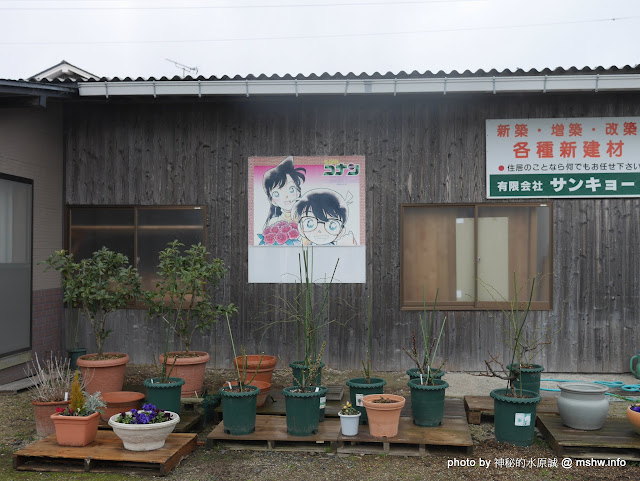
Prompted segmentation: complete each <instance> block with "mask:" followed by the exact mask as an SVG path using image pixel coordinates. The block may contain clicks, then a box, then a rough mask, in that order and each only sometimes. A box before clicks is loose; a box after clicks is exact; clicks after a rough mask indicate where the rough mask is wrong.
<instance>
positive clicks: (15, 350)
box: [0, 172, 35, 359]
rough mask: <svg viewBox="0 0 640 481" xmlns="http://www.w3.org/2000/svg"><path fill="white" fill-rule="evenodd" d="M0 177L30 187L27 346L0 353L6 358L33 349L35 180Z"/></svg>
mask: <svg viewBox="0 0 640 481" xmlns="http://www.w3.org/2000/svg"><path fill="white" fill-rule="evenodd" d="M0 179H2V180H8V181H11V182H17V183H20V184H27V185H29V186H30V187H31V199H30V201H31V212H30V214H31V225H30V236H31V237H30V242H31V246H30V247H31V248H30V250H29V346H27V347H22V348H19V349H14V350H13V351H10V352H6V353H0V359H6V358H9V357H11V356H13V355H15V354H20V353H23V352H28V351H31V350H32V349H33V277H34V275H33V240H34V232H33V228H34V225H35V224H34V218H35V205H34V200H35V182H34V179H31V178H28V177H20V176H17V175H12V174H6V173H3V172H0Z"/></svg>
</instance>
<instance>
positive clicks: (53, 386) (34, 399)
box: [26, 353, 73, 436]
mask: <svg viewBox="0 0 640 481" xmlns="http://www.w3.org/2000/svg"><path fill="white" fill-rule="evenodd" d="M69 365H70V361H69V359H62V358H61V357H57V356H54V355H53V354H51V357H50V358H47V359H45V360H43V361H42V362H40V359H39V358H38V353H36V354H35V359H34V360H33V361H31V364H30V365H29V366H28V368H27V370H26V374H27V376H28V377H29V378H30V379H31V380H32V382H33V386H32V387H30V388H29V390H30V392H31V404H33V409H34V413H35V418H36V434H37V435H38V436H48V435H49V434H52V433H53V432H55V430H56V429H55V426H54V425H53V421H52V420H51V415H52V414H55V413H56V412H57V411H56V409H57V408H64V407H66V406H67V405H68V404H69V399H68V397H69V392H70V390H71V383H72V382H73V370H71V368H70V367H69Z"/></svg>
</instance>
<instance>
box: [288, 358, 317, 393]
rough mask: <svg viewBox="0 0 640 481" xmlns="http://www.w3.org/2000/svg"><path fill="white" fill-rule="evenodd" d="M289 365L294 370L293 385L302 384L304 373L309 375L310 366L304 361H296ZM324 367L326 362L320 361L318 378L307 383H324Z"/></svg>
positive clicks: (315, 384) (314, 384)
mask: <svg viewBox="0 0 640 481" xmlns="http://www.w3.org/2000/svg"><path fill="white" fill-rule="evenodd" d="M289 367H290V368H291V370H292V371H293V387H297V386H300V384H301V383H302V376H303V373H304V375H305V376H308V375H309V367H308V366H307V365H306V364H305V362H304V361H296V362H292V363H291V364H289ZM323 367H324V362H321V363H320V369H318V374H316V378H315V380H314V382H311V383H307V385H309V386H311V385H313V386H320V385H321V384H322V368H323Z"/></svg>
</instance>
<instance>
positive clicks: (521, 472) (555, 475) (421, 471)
mask: <svg viewBox="0 0 640 481" xmlns="http://www.w3.org/2000/svg"><path fill="white" fill-rule="evenodd" d="M152 373H153V370H152V368H151V367H150V366H130V367H128V369H127V379H126V383H127V384H134V385H135V384H141V383H142V380H143V379H146V378H147V377H149V376H150V375H151V374H152ZM358 375H359V373H358V372H355V371H354V372H348V371H335V370H330V369H327V370H326V372H324V373H323V379H324V380H325V383H326V384H337V383H342V382H344V380H346V379H348V378H350V377H356V376H358ZM378 375H379V376H380V377H383V378H384V379H385V380H387V382H388V385H387V388H386V392H394V393H398V394H403V393H404V394H407V392H408V391H407V388H406V381H407V376H406V375H405V374H404V373H388V372H385V373H378ZM543 377H553V378H560V379H569V378H571V377H573V376H568V375H557V374H554V375H551V374H546V373H545V375H544V376H543ZM575 377H577V378H579V379H580V380H594V379H598V380H610V381H614V380H615V381H618V380H620V381H623V382H625V383H629V384H631V383H633V384H635V383H637V382H638V381H637V379H635V378H634V377H633V376H631V375H616V376H603V375H598V376H575ZM226 378H231V375H230V373H229V372H228V371H220V370H213V369H211V370H208V371H207V376H206V381H205V382H206V385H210V386H219V385H220V384H222V382H223V381H224V380H225V379H226ZM446 379H447V381H448V382H449V384H450V386H451V387H450V388H449V389H448V390H447V395H448V396H452V397H461V396H462V395H464V394H473V395H486V394H488V392H489V391H490V390H491V389H492V388H493V387H494V386H495V387H501V386H502V385H503V383H502V382H498V383H497V385H495V383H496V380H495V379H488V378H481V377H480V378H479V377H476V376H471V375H469V374H465V373H448V374H447V375H446ZM274 381H275V382H274V384H275V385H276V386H282V385H285V384H287V383H288V381H287V378H286V375H285V373H284V372H283V371H276V373H275V376H274ZM553 384H554V383H550V385H549V386H548V387H556V386H555V385H553ZM544 395H553V394H551V393H549V394H547V393H545V394H544ZM626 405H627V403H625V402H612V403H611V406H610V410H609V414H610V416H624V412H625V409H626ZM0 406H1V409H0V419H1V421H2V423H1V426H2V428H0V480H22V479H25V480H26V479H34V480H35V479H38V480H40V479H60V480H62V479H64V480H71V479H74V480H75V479H92V480H105V481H111V480H120V479H124V478H125V476H124V475H122V474H84V473H78V474H75V473H74V474H71V473H27V472H17V471H14V470H13V469H12V467H11V454H12V453H13V452H14V451H15V450H17V449H19V448H21V447H23V446H26V445H27V444H29V443H31V442H33V441H35V440H37V437H36V435H35V426H34V421H33V410H32V408H31V405H30V398H29V393H28V392H23V393H20V394H17V395H4V396H0ZM491 421H492V420H491V418H486V419H485V418H484V417H483V422H482V424H480V425H477V426H471V435H472V438H473V442H474V449H473V454H472V455H468V456H467V455H463V454H459V453H456V452H442V453H438V454H428V455H426V456H424V457H402V456H385V455H346V456H339V455H336V454H330V453H326V454H325V453H322V454H304V453H293V452H289V453H288V452H282V453H281V452H256V451H226V450H221V449H206V448H204V447H200V448H198V449H197V450H196V451H195V452H194V453H192V454H191V455H190V456H189V457H187V458H186V459H185V460H184V461H183V462H182V463H181V465H180V466H179V467H178V468H176V469H175V470H174V471H173V472H172V473H171V474H170V475H169V476H168V477H167V478H166V479H169V480H174V479H175V480H188V481H213V480H222V479H233V480H278V481H281V480H283V479H286V480H287V481H295V480H303V479H304V480H308V479H314V480H335V479H340V480H360V479H365V478H368V479H374V480H378V479H380V480H425V479H428V480H474V481H476V480H485V479H487V480H525V481H527V480H639V479H640V464H638V463H632V462H627V463H626V466H609V467H584V466H580V467H576V466H575V465H574V466H572V467H571V468H569V469H565V468H563V467H562V466H561V462H562V458H557V457H556V456H555V454H554V453H553V451H552V450H551V449H550V447H549V445H548V444H547V443H546V441H544V440H543V439H542V438H541V436H539V435H538V436H536V439H535V442H534V444H533V446H530V447H527V448H517V447H513V446H510V445H504V444H500V443H498V442H496V441H495V439H494V436H493V423H492V422H491ZM213 427H214V426H212V425H208V426H205V427H204V429H203V430H202V432H201V433H200V434H199V438H200V440H201V441H204V440H205V439H206V436H207V434H208V433H209V432H210V431H211V430H212V429H213ZM481 460H482V461H483V462H484V463H485V465H486V462H487V461H489V462H490V466H489V467H488V468H487V467H485V466H482V467H480V466H479V464H480V462H481ZM496 460H497V461H498V462H500V461H502V462H504V463H511V462H513V463H514V465H516V466H518V467H516V466H513V467H507V466H496ZM518 460H520V461H518ZM542 460H544V463H545V464H546V465H547V466H546V467H542V466H541V464H542V463H543V461H542ZM452 463H457V465H452ZM465 463H467V464H475V466H460V464H465ZM521 463H524V467H520V464H521ZM554 463H558V464H557V467H554V466H553V464H554ZM532 464H534V466H532ZM149 477H150V476H136V475H127V476H126V478H128V479H149Z"/></svg>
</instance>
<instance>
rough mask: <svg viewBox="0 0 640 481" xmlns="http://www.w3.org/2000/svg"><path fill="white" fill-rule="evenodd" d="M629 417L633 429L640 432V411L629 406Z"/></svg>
mask: <svg viewBox="0 0 640 481" xmlns="http://www.w3.org/2000/svg"><path fill="white" fill-rule="evenodd" d="M627 419H628V420H629V422H630V423H631V427H632V428H633V430H634V431H635V432H636V433H638V434H640V413H639V412H636V411H633V410H632V409H631V406H629V407H628V408H627Z"/></svg>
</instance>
